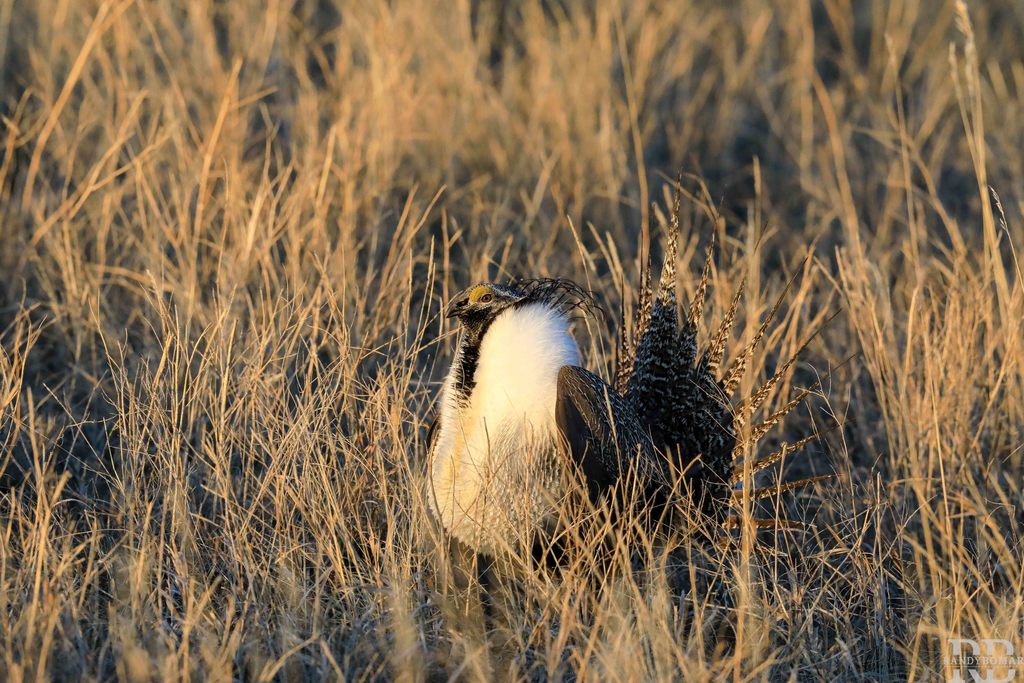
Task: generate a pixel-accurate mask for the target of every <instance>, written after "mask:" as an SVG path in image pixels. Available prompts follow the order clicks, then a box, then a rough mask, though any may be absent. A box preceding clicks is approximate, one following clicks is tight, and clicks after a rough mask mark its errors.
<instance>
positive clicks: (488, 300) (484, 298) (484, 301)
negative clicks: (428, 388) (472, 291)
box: [480, 294, 494, 304]
mask: <svg viewBox="0 0 1024 683" xmlns="http://www.w3.org/2000/svg"><path fill="white" fill-rule="evenodd" d="M492 301H494V295H493V294H484V295H483V296H482V297H480V303H482V304H489V303H491V302H492Z"/></svg>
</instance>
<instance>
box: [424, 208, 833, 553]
mask: <svg viewBox="0 0 1024 683" xmlns="http://www.w3.org/2000/svg"><path fill="white" fill-rule="evenodd" d="M678 229H679V228H678V198H677V200H676V206H675V207H674V211H673V218H672V222H671V226H670V230H669V236H668V244H667V248H666V250H665V252H666V253H665V261H664V266H663V267H662V271H661V280H660V284H659V287H658V291H657V294H656V295H655V293H654V291H653V288H652V286H651V281H650V267H648V268H647V269H646V271H645V274H644V277H643V278H642V279H643V284H642V286H641V293H640V301H639V304H638V306H637V307H636V314H635V317H634V323H633V326H632V328H633V334H632V340H630V339H629V338H628V336H627V334H626V327H627V326H626V325H625V319H623V320H622V334H621V339H620V342H621V346H620V351H619V354H618V356H619V358H618V365H617V367H616V372H615V377H614V381H613V384H611V385H610V384H608V383H607V382H605V381H604V380H602V379H601V378H600V377H598V376H597V375H595V374H594V373H592V372H590V371H588V370H586V369H584V368H582V367H580V352H579V348H578V347H577V344H576V341H575V340H574V338H573V336H572V333H571V330H570V325H571V323H570V314H571V313H572V312H573V311H574V310H575V309H577V308H579V307H581V306H582V307H585V306H587V304H588V302H589V301H590V297H589V295H588V293H587V292H585V291H583V290H582V289H581V288H580V287H578V286H577V285H575V284H573V283H572V282H570V281H567V280H561V279H535V280H512V281H510V282H507V283H504V284H478V285H476V286H473V287H470V288H469V289H467V290H465V291H463V292H461V293H460V294H458V295H457V296H455V297H454V298H452V299H451V301H450V302H449V305H448V307H447V310H446V316H447V317H449V318H457V319H458V320H459V322H460V323H461V338H460V341H459V346H458V350H457V352H456V354H455V357H454V360H453V362H452V366H451V369H450V371H449V373H448V376H447V380H446V381H445V384H444V387H443V390H442V393H441V398H440V402H441V405H440V409H439V415H438V419H437V421H436V423H435V425H434V426H433V428H432V430H431V437H430V439H431V444H430V464H429V477H428V486H429V492H428V496H427V498H428V500H429V501H430V505H431V507H432V508H433V509H432V512H433V513H434V514H435V515H436V517H437V519H438V520H440V522H441V524H442V525H443V526H444V528H445V529H446V530H447V531H448V532H449V533H450V534H451V536H453V537H454V538H455V539H457V540H459V541H461V542H462V544H464V545H465V546H467V547H468V548H470V549H472V550H475V551H476V552H479V553H482V554H485V555H496V554H500V553H502V552H503V551H514V550H515V549H516V548H520V547H523V546H522V545H521V543H522V541H523V540H524V539H528V538H529V537H530V536H532V535H533V534H535V533H536V532H540V531H544V530H545V529H550V528H551V526H552V525H553V524H554V522H555V520H556V519H557V518H558V506H559V501H561V500H564V496H565V494H566V493H567V488H568V486H569V482H570V481H571V480H572V479H571V477H569V476H567V473H568V472H569V471H570V470H569V469H567V468H566V465H567V464H570V465H573V464H574V465H575V466H576V469H575V471H576V472H577V474H582V477H583V480H584V481H585V482H586V484H587V488H588V489H589V494H590V495H591V496H592V497H593V498H599V497H600V496H601V495H603V494H604V493H605V492H606V491H608V490H609V489H610V488H611V487H613V486H614V485H616V484H617V483H618V482H620V481H622V480H623V479H624V478H625V477H627V476H629V477H630V478H631V480H633V481H635V482H639V484H640V486H641V487H642V489H643V493H644V494H646V495H647V496H648V498H646V499H645V500H651V501H660V502H661V504H664V503H665V502H666V501H667V499H668V498H670V497H671V496H673V495H675V496H676V497H677V498H678V493H672V492H673V491H676V492H677V491H678V490H679V489H680V487H679V486H677V484H678V483H679V482H680V480H681V479H682V480H684V481H685V483H686V484H687V486H686V487H685V490H686V491H687V495H688V496H690V497H692V499H693V501H694V502H695V503H696V507H697V508H698V509H701V510H702V511H703V512H705V513H708V514H710V515H712V516H715V517H717V518H718V519H719V521H721V522H722V523H727V522H729V520H730V519H731V520H732V521H733V523H734V522H735V520H736V518H735V517H732V516H730V515H728V510H729V507H730V504H731V503H732V502H733V495H734V494H735V491H734V487H735V485H736V484H737V482H738V480H739V479H740V477H741V474H742V468H741V467H740V466H739V465H737V463H736V455H737V454H738V453H739V452H740V451H742V450H743V447H744V446H745V444H743V443H741V438H740V437H739V435H740V434H741V433H742V434H743V435H744V437H745V438H747V439H749V440H750V442H756V441H757V440H758V439H760V438H761V437H762V436H764V434H765V433H767V432H768V431H769V429H770V428H771V427H772V426H773V425H775V424H777V423H778V422H779V421H780V420H781V419H782V418H783V417H784V416H785V415H786V414H787V413H788V412H789V411H790V410H792V409H793V408H794V407H795V406H796V405H798V404H799V403H800V401H801V400H803V399H804V398H805V397H806V396H807V395H808V393H809V392H810V391H811V389H804V390H802V391H800V392H798V393H797V395H796V396H795V397H794V398H793V399H792V400H791V401H789V402H788V403H787V404H786V405H785V406H783V407H782V408H781V409H780V410H778V411H777V412H775V413H773V414H771V415H769V416H767V417H766V418H765V420H764V421H763V422H761V423H760V424H755V425H753V426H751V427H750V428H749V431H745V432H744V430H743V427H744V425H743V424H742V420H744V419H745V418H748V417H749V416H750V415H752V414H754V412H755V411H757V409H758V408H759V407H760V406H761V405H762V403H763V402H764V401H765V400H766V399H767V397H768V396H769V394H770V393H771V391H772V389H773V387H774V386H775V385H776V384H777V383H778V382H779V380H780V379H781V377H782V376H783V375H784V374H785V373H786V371H787V370H788V369H789V367H790V366H791V365H792V363H793V361H794V360H795V358H794V359H790V360H789V361H788V362H786V363H785V364H784V365H783V366H782V367H781V368H780V369H779V370H778V372H777V373H776V374H775V375H774V376H773V377H771V378H770V379H769V380H768V381H767V382H766V383H765V384H764V385H763V386H761V387H760V388H759V389H757V390H756V391H754V392H753V393H752V394H751V395H750V396H749V397H748V398H747V399H746V400H744V401H741V402H740V403H739V404H738V405H736V406H734V405H733V403H732V401H731V399H730V396H731V395H732V394H733V392H734V391H735V389H736V387H737V386H738V384H739V382H740V378H741V376H742V375H743V373H744V372H745V371H746V369H747V364H748V361H749V359H750V356H751V351H752V350H753V348H754V346H755V345H756V344H757V343H758V342H759V341H760V340H761V339H762V337H763V336H764V334H765V331H766V329H767V326H768V324H769V322H770V320H771V319H772V317H773V316H774V314H775V312H776V311H777V310H778V307H779V303H778V302H777V303H776V304H775V307H774V309H773V310H772V311H771V313H770V314H769V315H768V317H767V318H766V320H765V321H764V322H763V323H762V325H761V326H760V328H759V329H758V331H757V333H756V334H755V336H754V338H753V339H752V340H751V341H750V342H749V344H748V345H747V346H746V347H745V348H744V349H742V350H741V352H740V353H739V355H738V356H737V358H736V359H735V360H734V361H733V362H732V363H731V364H730V365H729V366H728V368H727V369H726V370H725V371H724V372H721V373H720V372H719V370H720V368H721V366H722V360H723V353H724V348H725V343H726V339H727V336H728V334H729V331H730V329H731V327H732V324H733V320H734V316H735V313H736V308H737V305H738V303H739V300H740V295H741V294H742V289H743V287H742V285H741V286H740V288H739V291H737V293H736V295H735V297H734V298H733V299H732V303H731V305H730V307H729V309H728V311H727V312H726V315H725V317H724V319H723V321H722V323H721V325H720V327H719V329H718V331H717V333H716V334H715V335H714V337H713V338H712V339H711V341H710V342H709V343H708V345H707V347H706V348H705V349H703V352H702V353H699V351H700V349H698V344H697V323H698V321H699V320H700V318H701V315H702V310H703V305H704V300H705V295H706V292H707V284H708V276H709V268H710V265H711V259H712V256H713V245H712V246H711V247H709V248H708V251H707V258H706V261H705V264H704V270H703V274H702V277H701V280H700V283H699V286H698V288H697V291H696V295H695V297H694V299H693V301H692V302H691V303H690V305H689V310H688V314H687V315H685V316H684V317H683V318H682V319H680V316H679V315H678V312H677V306H676V292H675V284H676V271H675V268H676V260H677V253H676V251H677V250H676V236H677V233H678ZM790 284H792V281H790ZM787 290H788V286H787ZM783 296H785V292H783ZM781 300H782V297H780V298H779V302H781ZM805 345H806V344H805ZM798 353H799V352H798ZM808 441H810V439H803V440H800V441H798V442H796V443H793V444H787V445H784V446H783V447H782V449H781V450H779V451H777V452H775V453H773V454H771V455H768V456H766V457H764V458H762V459H760V460H755V461H753V462H752V463H751V464H750V465H749V466H748V467H749V470H748V471H754V472H756V471H760V470H762V469H764V468H766V467H768V466H770V465H772V464H773V463H776V462H778V461H779V460H781V459H782V458H783V457H784V456H785V455H786V454H787V453H792V452H793V451H794V450H796V449H797V448H799V447H801V446H803V445H805V444H806V443H807V442H808ZM815 480H817V478H812V479H805V480H801V481H799V482H792V483H790V484H786V485H784V486H783V487H778V486H769V487H766V488H765V489H763V490H754V491H752V492H751V495H752V496H753V498H754V499H756V498H757V497H760V496H763V495H766V494H767V493H770V492H775V491H779V490H780V488H781V490H789V489H792V488H795V487H796V486H799V485H802V484H806V483H809V482H811V481H815ZM755 522H758V523H759V525H761V526H768V525H771V524H775V525H778V524H779V523H778V522H774V521H769V520H763V521H762V520H755Z"/></svg>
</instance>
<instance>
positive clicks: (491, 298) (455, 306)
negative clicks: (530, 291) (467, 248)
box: [445, 283, 527, 327]
mask: <svg viewBox="0 0 1024 683" xmlns="http://www.w3.org/2000/svg"><path fill="white" fill-rule="evenodd" d="M526 296H527V295H526V292H524V291H522V290H520V289H518V288H516V287H514V286H509V285H499V284H493V283H485V284H479V285H474V286H472V287H470V288H469V289H465V290H463V291H461V292H459V293H458V294H456V295H455V296H454V297H452V300H451V301H450V302H448V308H447V309H445V317H446V318H458V319H459V322H461V323H462V324H463V325H465V326H466V327H475V326H477V325H484V324H486V323H489V322H490V321H492V320H494V319H495V318H496V317H498V315H499V314H500V313H501V312H502V311H504V310H506V309H507V308H510V307H512V306H515V305H516V304H518V303H521V302H522V301H524V300H525V299H526Z"/></svg>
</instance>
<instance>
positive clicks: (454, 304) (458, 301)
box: [444, 292, 469, 318]
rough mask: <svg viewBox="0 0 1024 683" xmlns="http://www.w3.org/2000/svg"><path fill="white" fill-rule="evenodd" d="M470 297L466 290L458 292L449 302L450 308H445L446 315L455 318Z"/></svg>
mask: <svg viewBox="0 0 1024 683" xmlns="http://www.w3.org/2000/svg"><path fill="white" fill-rule="evenodd" d="M468 299H469V295H467V294H466V293H465V292H463V293H461V294H458V295H456V296H455V298H454V299H452V300H451V301H449V302H448V308H446V309H444V317H446V318H455V317H457V316H458V315H459V307H460V306H461V305H462V304H464V303H465V302H466V301H467V300H468Z"/></svg>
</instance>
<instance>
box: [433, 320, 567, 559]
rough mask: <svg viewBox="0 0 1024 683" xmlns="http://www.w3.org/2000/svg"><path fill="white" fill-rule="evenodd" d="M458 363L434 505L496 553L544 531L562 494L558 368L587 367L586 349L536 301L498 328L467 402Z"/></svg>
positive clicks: (441, 436) (446, 393) (450, 386)
mask: <svg viewBox="0 0 1024 683" xmlns="http://www.w3.org/2000/svg"><path fill="white" fill-rule="evenodd" d="M460 353H461V352H460ZM458 364H459V359H458V358H456V360H455V362H454V363H453V365H452V367H453V371H451V372H449V376H448V380H447V381H446V383H445V386H444V389H443V391H442V396H441V420H440V428H439V430H438V435H437V440H436V442H435V444H434V448H433V453H432V456H433V459H432V462H431V467H430V481H429V486H430V489H431V490H430V491H428V494H429V495H428V500H430V501H431V503H432V506H433V508H434V509H433V511H434V513H435V514H436V515H437V517H438V519H440V520H441V522H442V524H444V526H445V527H446V528H447V529H448V531H450V532H451V533H452V534H453V535H455V536H456V537H457V538H459V539H460V540H462V541H463V542H465V543H466V544H467V545H469V546H471V547H474V548H477V549H479V550H481V551H484V552H491V553H494V552H497V551H499V550H500V549H501V548H502V547H512V548H514V547H516V546H517V544H518V538H517V537H518V535H519V534H522V533H524V532H526V531H528V530H530V529H534V528H537V527H538V526H541V525H543V523H544V521H545V519H546V518H547V517H549V516H550V515H551V514H552V513H553V512H554V502H555V501H556V500H557V499H558V498H559V497H560V496H561V494H562V490H563V485H562V481H561V472H560V470H559V468H558V467H557V466H556V465H557V463H556V462H555V460H554V457H553V455H554V449H555V447H556V445H557V438H558V431H557V426H556V424H555V401H556V399H557V395H558V371H559V369H560V368H561V367H562V366H565V365H579V349H578V348H577V346H576V342H575V340H574V339H573V337H572V335H571V334H570V332H569V322H568V320H567V319H566V317H565V316H564V315H563V314H561V313H560V312H558V311H556V310H554V309H552V308H551V307H550V306H547V305H545V304H529V305H527V306H523V307H520V308H514V309H509V310H507V311H505V312H504V313H501V314H500V315H499V316H498V317H497V318H496V319H495V320H494V322H492V323H491V325H490V327H489V328H488V330H487V332H486V333H485V334H484V336H483V339H482V341H481V344H480V356H479V360H478V363H477V368H476V373H475V375H474V380H475V384H474V386H473V390H472V391H471V393H470V395H469V399H468V401H466V402H465V403H464V404H460V402H459V400H458V398H459V397H458V396H457V395H456V390H455V371H454V368H457V367H458Z"/></svg>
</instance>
